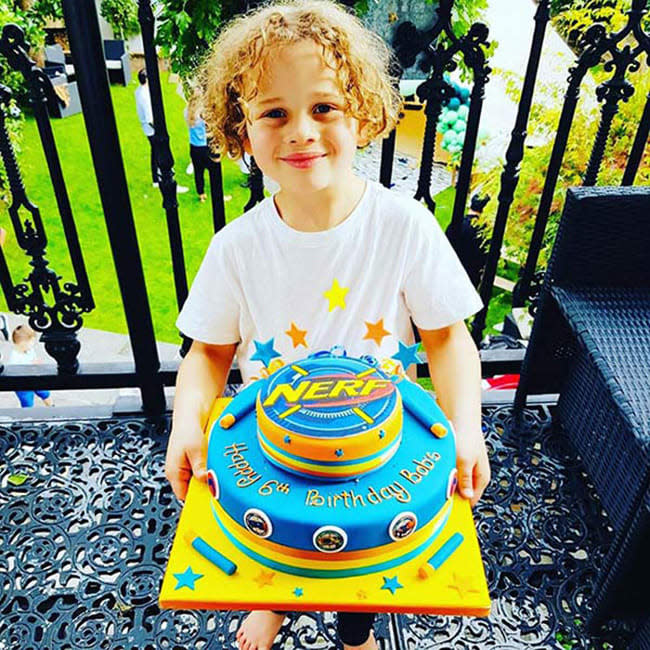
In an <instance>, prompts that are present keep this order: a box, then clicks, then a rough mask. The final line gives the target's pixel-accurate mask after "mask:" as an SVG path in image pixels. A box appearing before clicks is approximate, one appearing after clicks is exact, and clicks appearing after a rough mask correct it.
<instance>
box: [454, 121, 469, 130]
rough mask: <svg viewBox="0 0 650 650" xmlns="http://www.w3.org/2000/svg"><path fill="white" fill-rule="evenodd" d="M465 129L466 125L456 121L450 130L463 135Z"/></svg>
mask: <svg viewBox="0 0 650 650" xmlns="http://www.w3.org/2000/svg"><path fill="white" fill-rule="evenodd" d="M466 127H467V124H466V123H465V122H463V120H456V124H454V126H452V127H451V128H452V129H453V130H454V131H456V133H464V132H465V128H466Z"/></svg>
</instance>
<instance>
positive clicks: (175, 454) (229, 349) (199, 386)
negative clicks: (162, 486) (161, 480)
mask: <svg viewBox="0 0 650 650" xmlns="http://www.w3.org/2000/svg"><path fill="white" fill-rule="evenodd" d="M236 347H237V345H236V344H235V343H233V344H231V345H211V344H208V343H201V342H200V341H194V342H193V343H192V346H191V348H190V351H189V352H188V353H187V355H186V357H185V358H184V359H183V361H182V362H181V364H180V366H179V368H178V377H177V379H176V395H175V397H174V412H173V415H172V430H171V434H170V436H169V442H168V443H167V457H166V459H165V476H166V477H167V480H168V481H169V482H170V483H171V486H172V490H173V491H174V494H175V495H176V496H177V497H178V498H179V499H180V500H181V501H183V500H184V499H185V495H186V494H187V487H188V485H189V482H190V478H191V476H192V475H194V476H195V477H196V478H197V479H199V480H201V481H205V480H206V477H207V473H206V469H205V461H206V448H205V436H204V434H203V431H204V429H205V425H206V423H207V421H208V417H209V416H210V411H211V409H212V405H213V403H214V400H215V398H216V397H217V396H218V395H221V393H222V392H223V388H224V386H225V385H226V380H227V378H228V371H229V370H230V366H231V364H232V360H233V357H234V356H235V349H236Z"/></svg>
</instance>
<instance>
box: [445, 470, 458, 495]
mask: <svg viewBox="0 0 650 650" xmlns="http://www.w3.org/2000/svg"><path fill="white" fill-rule="evenodd" d="M457 487H458V472H457V471H456V468H455V467H454V469H452V470H451V472H449V480H448V481H447V498H448V499H450V498H451V497H453V496H454V492H455V491H456V488H457Z"/></svg>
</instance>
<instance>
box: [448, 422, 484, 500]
mask: <svg viewBox="0 0 650 650" xmlns="http://www.w3.org/2000/svg"><path fill="white" fill-rule="evenodd" d="M456 467H457V469H458V488H459V491H460V494H461V496H463V497H465V498H466V499H469V500H470V503H471V505H472V508H473V507H474V506H475V505H476V504H477V503H478V501H479V499H480V498H481V496H482V495H483V491H484V490H485V487H486V486H487V484H488V483H489V482H490V461H489V460H488V455H487V449H486V447H485V440H484V438H483V434H482V432H481V430H480V429H479V430H478V431H473V430H471V431H467V430H457V431H456Z"/></svg>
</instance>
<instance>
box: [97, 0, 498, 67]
mask: <svg viewBox="0 0 650 650" xmlns="http://www.w3.org/2000/svg"><path fill="white" fill-rule="evenodd" d="M105 1H106V0H105ZM423 2H427V3H429V4H436V3H435V0H423ZM254 4H256V3H254V2H251V3H247V2H242V1H241V0H223V1H222V2H215V0H160V2H159V7H160V11H159V13H158V15H157V23H158V31H157V34H156V43H157V45H159V46H160V48H161V53H162V55H163V56H164V57H167V58H169V60H170V62H171V67H172V70H173V71H174V72H177V73H178V74H180V75H181V77H188V76H190V75H191V73H192V72H193V71H194V70H195V68H196V66H197V65H198V64H199V63H200V61H201V59H202V58H203V57H204V55H205V54H206V53H207V51H208V49H209V47H210V44H211V43H212V41H214V39H215V37H216V35H217V31H218V30H219V27H220V26H221V24H222V23H225V22H227V21H228V20H230V19H231V18H232V17H234V16H235V15H236V14H238V13H241V12H242V11H245V10H246V9H247V8H248V7H249V6H254ZM342 4H344V5H347V6H353V7H354V10H355V12H356V14H357V15H358V16H363V15H364V14H365V13H366V12H367V10H368V0H357V1H356V2H355V0H344V1H343V2H342ZM486 6H487V0H456V2H455V4H454V17H455V21H454V30H456V31H457V33H461V32H465V31H466V30H467V28H468V26H469V25H470V24H471V23H472V22H474V21H475V20H476V19H477V18H478V17H479V14H480V11H481V10H482V9H484V8H485V7H486Z"/></svg>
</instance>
